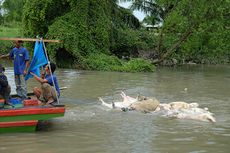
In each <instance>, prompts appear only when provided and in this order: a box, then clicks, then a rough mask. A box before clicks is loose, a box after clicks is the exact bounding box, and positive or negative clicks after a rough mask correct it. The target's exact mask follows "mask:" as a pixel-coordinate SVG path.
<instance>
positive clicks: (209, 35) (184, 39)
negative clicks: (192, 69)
mask: <svg viewBox="0 0 230 153" xmlns="http://www.w3.org/2000/svg"><path fill="white" fill-rule="evenodd" d="M123 1H132V2H133V6H132V7H131V8H132V9H138V10H142V11H144V12H146V13H147V14H148V15H149V16H150V17H152V18H156V17H157V18H158V17H159V18H160V19H161V21H162V25H163V26H162V27H161V28H160V29H159V33H158V42H157V44H158V45H157V47H156V48H155V50H154V52H156V54H157V55H158V57H157V58H154V59H152V63H155V64H156V63H160V62H162V61H163V60H165V59H167V58H170V56H173V55H179V56H182V57H180V58H185V59H186V58H191V55H190V54H189V53H192V52H191V51H190V50H194V48H196V49H197V50H196V51H195V53H194V52H193V56H194V55H196V56H197V57H198V56H205V55H208V54H209V51H208V49H210V50H212V53H211V55H212V56H214V55H216V54H217V52H218V51H217V50H219V48H220V47H219V44H218V42H221V44H223V45H221V46H222V47H221V48H223V50H224V51H222V53H223V52H226V51H227V50H229V45H228V44H229V43H226V42H227V40H228V38H229V32H227V31H229V30H227V28H228V26H227V22H229V19H228V18H227V16H229V14H228V13H227V12H228V9H229V8H228V7H227V6H229V5H227V4H228V0H220V1H210V0H202V1H200V0H193V1H190V0H175V1H171V0H123ZM220 29H221V30H220ZM210 31H211V32H210ZM198 35H199V37H197V36H198ZM220 35H221V37H220ZM198 40H202V42H203V43H194V42H197V41H198ZM154 43H155V42H154ZM188 46H189V47H188ZM204 46H205V48H206V49H205V48H204ZM211 46H212V47H211ZM210 47H211V48H210ZM213 47H214V48H213ZM182 48H183V49H186V51H187V53H185V51H182ZM213 49H214V50H216V51H213ZM204 50H206V52H204ZM179 51H180V52H179ZM219 53H220V52H219ZM227 54H228V55H229V53H227ZM185 56H188V57H185ZM221 56H222V55H221ZM202 58H203V57H202Z"/></svg>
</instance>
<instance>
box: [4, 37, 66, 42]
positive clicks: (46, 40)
mask: <svg viewBox="0 0 230 153" xmlns="http://www.w3.org/2000/svg"><path fill="white" fill-rule="evenodd" d="M0 40H6V41H19V40H21V41H39V40H40V39H35V38H7V37H0ZM43 41H44V42H53V43H61V42H62V41H61V40H49V39H43Z"/></svg>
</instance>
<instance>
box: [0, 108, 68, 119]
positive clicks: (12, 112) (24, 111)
mask: <svg viewBox="0 0 230 153" xmlns="http://www.w3.org/2000/svg"><path fill="white" fill-rule="evenodd" d="M64 112H65V108H64V107H39V108H20V109H3V110H0V117H1V116H18V115H35V114H60V113H64Z"/></svg>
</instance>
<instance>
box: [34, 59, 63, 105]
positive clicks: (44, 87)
mask: <svg viewBox="0 0 230 153" xmlns="http://www.w3.org/2000/svg"><path fill="white" fill-rule="evenodd" d="M55 69H56V65H55V64H54V63H50V67H49V64H48V65H46V66H45V70H44V71H45V72H44V73H42V74H41V77H39V76H37V75H36V74H34V73H32V72H30V74H31V75H32V76H34V78H35V79H36V80H37V81H38V82H40V83H41V87H40V88H39V87H35V88H34V89H33V92H34V94H35V95H36V97H37V98H38V99H39V100H40V101H41V103H40V105H44V104H46V105H49V104H51V105H52V103H54V102H56V101H57V98H58V97H59V96H60V89H59V85H58V81H57V77H56V76H55V75H54V72H55Z"/></svg>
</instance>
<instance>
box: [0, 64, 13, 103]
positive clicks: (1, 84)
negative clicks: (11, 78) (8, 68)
mask: <svg viewBox="0 0 230 153" xmlns="http://www.w3.org/2000/svg"><path fill="white" fill-rule="evenodd" d="M4 71H5V68H4V67H2V65H1V64H0V99H4V100H5V104H7V105H11V104H10V103H9V98H10V92H11V88H10V85H9V83H8V81H7V77H6V75H5V74H4Z"/></svg>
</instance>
